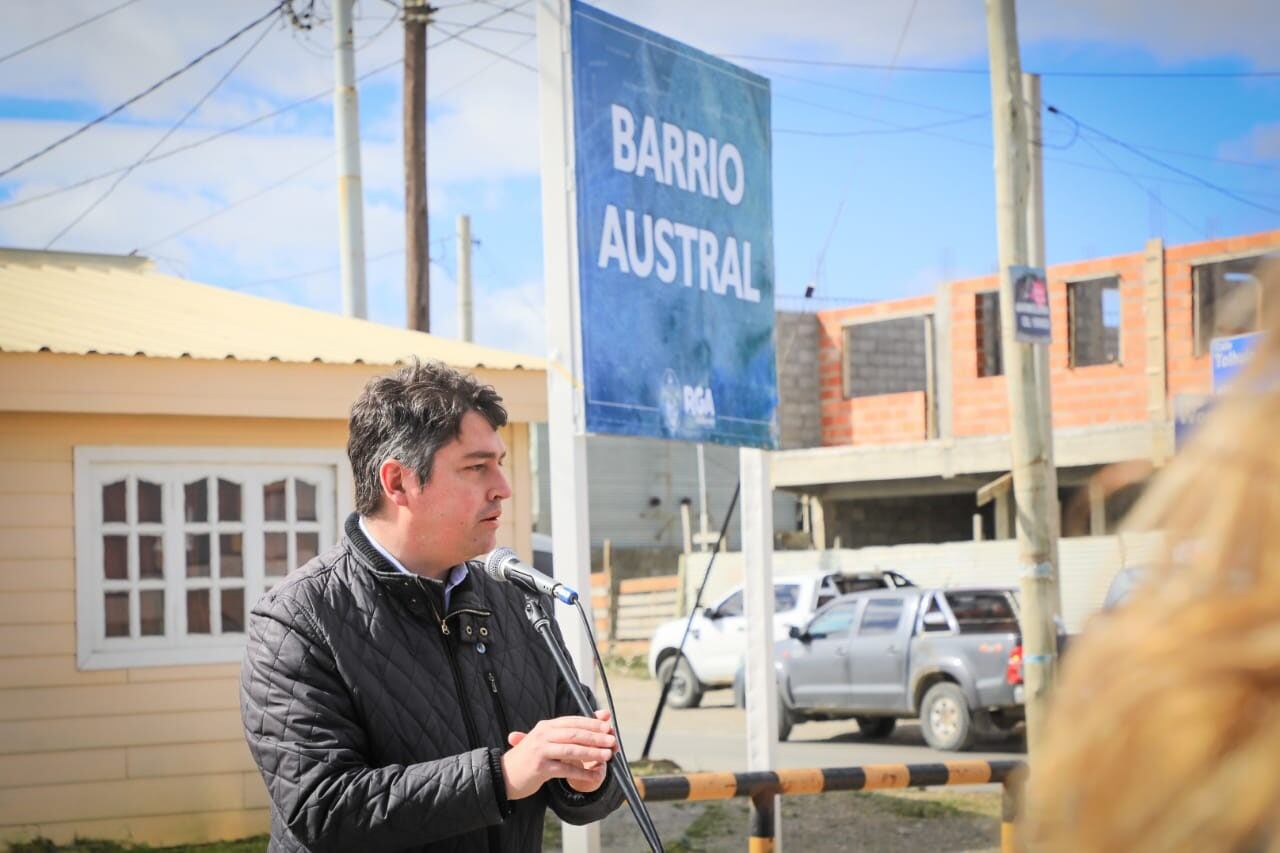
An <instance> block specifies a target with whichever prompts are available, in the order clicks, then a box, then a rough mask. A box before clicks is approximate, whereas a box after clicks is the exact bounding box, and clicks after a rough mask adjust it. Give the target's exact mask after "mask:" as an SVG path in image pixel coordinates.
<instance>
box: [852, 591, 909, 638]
mask: <svg viewBox="0 0 1280 853" xmlns="http://www.w3.org/2000/svg"><path fill="white" fill-rule="evenodd" d="M901 618H902V601H901V600H899V599H895V598H873V599H871V600H870V601H868V602H867V608H866V610H864V611H863V613H862V627H861V628H860V629H859V631H858V633H860V634H892V633H893V632H894V631H896V630H898V620H899V619H901Z"/></svg>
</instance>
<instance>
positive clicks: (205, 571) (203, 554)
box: [187, 533, 209, 578]
mask: <svg viewBox="0 0 1280 853" xmlns="http://www.w3.org/2000/svg"><path fill="white" fill-rule="evenodd" d="M187 577H189V578H207V577H209V534H207V533H188V534H187Z"/></svg>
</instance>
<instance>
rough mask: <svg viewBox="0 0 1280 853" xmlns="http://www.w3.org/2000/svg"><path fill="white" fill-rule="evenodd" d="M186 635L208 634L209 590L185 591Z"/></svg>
mask: <svg viewBox="0 0 1280 853" xmlns="http://www.w3.org/2000/svg"><path fill="white" fill-rule="evenodd" d="M187 633H188V634H208V633H209V590H207V589H189V590H187Z"/></svg>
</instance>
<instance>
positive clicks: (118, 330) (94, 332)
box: [0, 249, 545, 370]
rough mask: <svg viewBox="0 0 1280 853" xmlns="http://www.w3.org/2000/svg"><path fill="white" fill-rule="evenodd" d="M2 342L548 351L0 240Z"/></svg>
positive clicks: (124, 348)
mask: <svg viewBox="0 0 1280 853" xmlns="http://www.w3.org/2000/svg"><path fill="white" fill-rule="evenodd" d="M0 350H3V351H5V352H55V353H71V354H78V355H85V354H102V355H130V356H132V355H140V356H149V357H153V358H182V357H190V358H201V359H236V360H241V361H284V362H324V363H329V364H358V363H363V364H395V363H396V362H398V361H402V360H404V359H406V358H408V357H409V356H411V355H416V356H418V357H419V358H423V359H437V360H439V361H443V362H445V363H446V364H450V365H453V366H455V367H463V368H480V367H484V368H491V369H498V370H512V369H526V370H543V369H544V368H545V363H544V361H543V360H542V359H541V358H537V357H534V356H527V355H521V354H519V353H512V352H506V351H504V350H498V349H491V348H489V347H482V346H478V345H476V344H469V343H464V342H462V341H456V340H451V339H449V338H442V337H439V336H436V335H429V334H426V333H423V332H414V331H410V330H408V329H400V328H396V327H393V326H384V325H381V324H379V323H371V322H368V321H366V320H356V319H352V318H350V317H342V316H339V315H336V314H330V313H328V312H325V311H317V310H314V309H311V308H302V307H299V306H297V305H290V304H288V303H286V302H277V301H274V300H270V299H262V298H259V297H256V296H250V295H248V294H244V293H236V292H234V291H231V290H225V289H223V288H219V287H213V286H211V285H207V284H200V283H197V282H193V281H187V280H186V279H181V278H176V277H174V276H169V275H163V274H160V273H157V272H155V271H154V270H153V267H152V265H151V263H150V262H148V261H147V260H146V259H143V258H134V257H122V256H114V255H82V254H73V253H68V252H33V251H24V250H15V249H0Z"/></svg>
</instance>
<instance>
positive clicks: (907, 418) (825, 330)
mask: <svg viewBox="0 0 1280 853" xmlns="http://www.w3.org/2000/svg"><path fill="white" fill-rule="evenodd" d="M1268 250H1270V251H1278V250H1280V230H1276V231H1269V232H1264V233H1261V234H1250V235H1246V236H1242V237H1232V238H1226V239H1222V240H1210V241H1206V242H1202V243H1192V244H1187V245H1183V246H1174V247H1168V248H1166V250H1165V261H1164V270H1165V273H1164V275H1165V318H1164V321H1165V334H1166V366H1167V371H1168V377H1167V394H1168V398H1169V400H1170V401H1172V399H1173V397H1174V396H1175V395H1178V394H1207V393H1209V392H1210V390H1211V387H1210V386H1211V380H1210V364H1209V356H1208V355H1207V354H1205V355H1200V356H1197V355H1196V354H1195V352H1194V345H1195V344H1194V341H1195V336H1194V330H1193V327H1192V321H1193V316H1194V310H1193V294H1192V280H1191V269H1192V267H1193V266H1194V265H1196V264H1199V263H1204V262H1207V261H1213V260H1219V259H1221V258H1222V257H1223V256H1224V255H1234V254H1237V253H1252V252H1264V251H1268ZM1106 276H1116V277H1118V279H1119V302H1120V359H1119V361H1117V362H1115V363H1109V364H1095V365H1082V366H1079V367H1073V366H1072V364H1071V342H1070V328H1069V325H1068V324H1069V317H1068V304H1067V303H1068V299H1067V285H1068V283H1069V282H1073V281H1081V280H1086V279H1094V278H1102V277H1106ZM1048 277H1049V302H1050V310H1051V312H1052V318H1053V343H1052V345H1051V347H1050V376H1051V382H1052V389H1053V422H1054V427H1055V428H1058V429H1064V428H1079V427H1090V426H1098V425H1102V424H1123V423H1141V422H1145V421H1146V420H1147V419H1148V417H1149V414H1148V399H1147V394H1148V390H1147V389H1148V384H1147V352H1146V350H1147V339H1146V316H1145V313H1144V302H1143V300H1144V294H1145V290H1144V287H1145V285H1144V280H1143V249H1142V247H1139V248H1138V249H1137V250H1136V251H1134V252H1132V253H1130V254H1125V255H1116V256H1113V257H1107V258H1094V259H1090V260H1087V261H1077V262H1073V263H1069V264H1059V265H1057V266H1053V267H1050V268H1049V270H1048ZM997 286H998V282H997V280H996V276H994V275H989V276H980V277H978V278H972V279H965V280H962V281H957V282H954V283H952V284H951V285H950V286H949V287H948V288H947V294H948V296H947V298H948V300H949V302H950V315H951V328H950V332H951V334H950V338H951V358H950V361H949V363H948V362H946V361H945V360H944V359H942V358H939V359H938V363H937V365H936V369H937V370H939V371H944V370H945V371H949V372H950V378H951V395H952V396H951V423H952V433H953V435H955V436H956V437H967V436H983V435H1000V434H1004V433H1007V432H1008V430H1009V400H1008V388H1007V386H1006V384H1005V377H1004V376H1003V375H996V376H983V375H980V373H981V371H980V369H979V329H978V326H977V324H978V317H977V312H976V300H975V297H976V296H977V295H978V294H980V293H983V292H985V291H991V290H995V289H996V288H997ZM933 304H934V297H932V296H921V297H915V298H911V299H897V300H891V301H887V302H880V303H875V304H873V305H859V306H855V307H850V308H842V309H838V310H833V311H822V312H819V313H818V315H817V316H818V324H819V334H818V365H819V379H820V385H819V388H820V391H819V396H820V402H821V409H822V443H823V444H825V445H845V444H855V445H858V444H893V443H908V442H914V441H921V440H923V439H924V438H925V437H926V435H927V424H928V420H927V417H926V406H927V405H928V401H927V400H926V399H925V394H924V393H921V392H912V393H906V394H884V395H879V396H870V397H860V398H855V399H846V398H845V397H844V387H843V382H842V377H843V373H842V357H843V333H842V329H843V327H844V326H845V324H847V323H849V322H853V321H859V320H868V319H873V318H884V317H890V316H902V315H905V314H910V313H917V312H932V311H933ZM1170 408H1171V409H1172V402H1171V403H1170Z"/></svg>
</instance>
